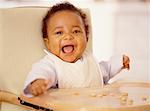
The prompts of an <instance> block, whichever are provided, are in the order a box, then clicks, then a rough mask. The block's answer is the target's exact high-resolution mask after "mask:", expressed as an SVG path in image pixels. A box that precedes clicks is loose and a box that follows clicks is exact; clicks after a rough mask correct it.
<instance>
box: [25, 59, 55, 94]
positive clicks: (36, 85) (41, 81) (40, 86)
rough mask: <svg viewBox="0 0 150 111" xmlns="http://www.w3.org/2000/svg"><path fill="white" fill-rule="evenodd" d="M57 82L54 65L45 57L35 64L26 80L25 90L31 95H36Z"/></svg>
mask: <svg viewBox="0 0 150 111" xmlns="http://www.w3.org/2000/svg"><path fill="white" fill-rule="evenodd" d="M55 84H56V74H55V71H54V68H53V65H52V64H51V63H50V61H47V60H46V59H45V58H44V59H42V60H41V61H39V62H38V63H35V64H34V65H33V67H32V70H31V71H30V73H29V74H28V76H27V79H26V81H25V85H24V90H23V92H24V94H25V95H26V96H29V97H30V96H32V95H34V96H36V95H39V94H42V93H44V92H45V91H46V90H47V89H48V88H50V87H52V86H54V85H55Z"/></svg>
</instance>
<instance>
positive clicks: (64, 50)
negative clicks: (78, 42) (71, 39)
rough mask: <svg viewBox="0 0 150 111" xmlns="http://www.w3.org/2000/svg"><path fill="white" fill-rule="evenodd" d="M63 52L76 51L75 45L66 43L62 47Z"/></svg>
mask: <svg viewBox="0 0 150 111" xmlns="http://www.w3.org/2000/svg"><path fill="white" fill-rule="evenodd" d="M62 51H63V53H66V54H69V53H72V52H73V51H74V45H65V46H63V47H62Z"/></svg>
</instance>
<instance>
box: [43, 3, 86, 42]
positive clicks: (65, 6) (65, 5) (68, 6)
mask: <svg viewBox="0 0 150 111" xmlns="http://www.w3.org/2000/svg"><path fill="white" fill-rule="evenodd" d="M64 10H69V11H72V12H75V13H77V14H78V15H79V16H80V17H81V18H82V21H83V23H84V28H85V32H86V37H87V40H88V34H89V25H88V22H87V17H86V14H85V13H84V12H82V11H81V9H79V8H77V7H75V6H74V5H72V4H71V3H69V2H63V3H58V4H56V5H54V6H52V7H51V8H50V9H49V11H48V12H47V14H46V15H45V17H44V18H43V24H42V34H43V38H47V37H48V34H47V22H48V21H49V20H50V18H51V17H52V16H53V15H54V14H55V13H56V12H58V11H64Z"/></svg>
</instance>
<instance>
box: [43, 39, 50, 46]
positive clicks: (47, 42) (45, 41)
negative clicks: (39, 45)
mask: <svg viewBox="0 0 150 111" xmlns="http://www.w3.org/2000/svg"><path fill="white" fill-rule="evenodd" d="M44 43H45V45H46V48H47V49H49V39H48V38H44Z"/></svg>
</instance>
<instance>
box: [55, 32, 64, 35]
mask: <svg viewBox="0 0 150 111" xmlns="http://www.w3.org/2000/svg"><path fill="white" fill-rule="evenodd" d="M55 34H56V35H61V34H63V32H62V31H57V32H55Z"/></svg>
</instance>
